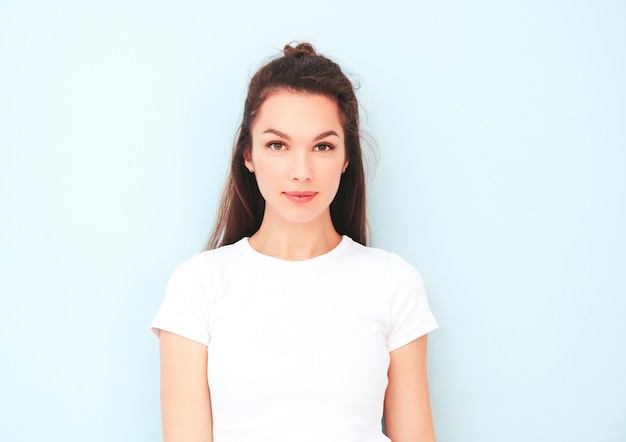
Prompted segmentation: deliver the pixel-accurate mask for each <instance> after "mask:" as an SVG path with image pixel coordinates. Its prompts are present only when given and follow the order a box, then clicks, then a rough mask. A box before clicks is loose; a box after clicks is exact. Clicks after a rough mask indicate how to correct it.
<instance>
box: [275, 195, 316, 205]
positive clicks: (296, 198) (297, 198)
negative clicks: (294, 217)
mask: <svg viewBox="0 0 626 442" xmlns="http://www.w3.org/2000/svg"><path fill="white" fill-rule="evenodd" d="M283 194H284V195H285V196H286V197H287V199H288V200H289V201H291V202H292V203H296V204H306V203H308V202H309V201H311V200H312V199H313V198H315V196H316V195H317V192H283Z"/></svg>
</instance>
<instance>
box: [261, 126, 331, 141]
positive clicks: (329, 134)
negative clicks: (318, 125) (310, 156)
mask: <svg viewBox="0 0 626 442" xmlns="http://www.w3.org/2000/svg"><path fill="white" fill-rule="evenodd" d="M263 133H264V134H274V135H278V136H279V137H281V138H284V139H285V140H287V141H291V137H290V136H289V135H287V134H286V133H283V132H281V131H279V130H276V129H272V128H269V129H265V130H264V131H263ZM332 135H334V136H336V137H337V138H340V137H339V134H338V133H337V132H335V131H334V130H328V131H326V132H322V133H321V134H319V135H318V136H316V137H315V139H314V141H318V140H321V139H323V138H326V137H329V136H332Z"/></svg>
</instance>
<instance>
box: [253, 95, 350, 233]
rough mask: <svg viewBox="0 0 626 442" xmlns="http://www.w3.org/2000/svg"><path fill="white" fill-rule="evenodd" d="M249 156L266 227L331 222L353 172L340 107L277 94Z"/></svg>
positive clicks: (261, 118) (264, 110) (260, 119)
mask: <svg viewBox="0 0 626 442" xmlns="http://www.w3.org/2000/svg"><path fill="white" fill-rule="evenodd" d="M251 134H252V148H251V150H250V151H249V152H246V154H244V159H245V165H246V167H247V168H248V169H249V170H250V171H252V172H254V174H255V176H256V180H257V184H258V186H259V190H260V192H261V195H262V196H263V198H264V199H265V213H264V217H263V221H264V222H268V221H270V222H271V221H272V220H278V219H280V220H282V221H287V222H292V223H306V222H316V221H319V222H331V223H332V221H331V220H330V208H329V206H330V203H331V202H332V200H333V199H334V198H335V195H336V193H337V189H338V188H339V182H340V180H341V173H342V171H343V170H345V168H346V167H347V166H348V162H347V160H346V149H345V142H344V131H343V125H342V122H341V116H340V113H339V109H338V107H337V104H336V103H335V102H334V101H333V100H331V99H330V98H328V97H326V96H323V95H313V94H306V93H294V92H287V91H282V92H277V93H274V94H272V95H270V96H269V97H268V98H267V99H266V100H265V101H264V102H263V104H262V105H261V107H260V108H259V113H258V115H257V118H256V120H255V122H254V124H253V125H252V128H251Z"/></svg>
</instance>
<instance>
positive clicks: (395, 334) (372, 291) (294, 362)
mask: <svg viewBox="0 0 626 442" xmlns="http://www.w3.org/2000/svg"><path fill="white" fill-rule="evenodd" d="M435 328H437V322H436V321H435V318H434V316H433V315H432V313H431V311H430V309H429V307H428V302H427V299H426V294H425V291H424V285H423V282H422V278H421V277H420V275H419V273H418V272H417V271H416V270H415V269H414V268H413V267H412V266H411V265H410V264H409V263H407V262H406V261H405V260H403V259H402V258H400V257H399V256H398V255H395V254H393V253H389V252H385V251H383V250H380V249H375V248H370V247H364V246H362V245H361V244H358V243H356V242H354V241H352V240H351V239H350V238H348V237H347V236H344V237H343V239H342V241H341V242H340V244H339V245H338V246H337V247H335V248H334V249H333V250H331V251H330V252H328V253H326V254H324V255H321V256H317V257H315V258H312V259H308V260H304V261H285V260H281V259H277V258H273V257H270V256H267V255H263V254H261V253H259V252H257V251H255V250H254V249H253V248H252V247H251V246H250V244H249V243H248V239H247V238H244V239H242V240H240V241H238V242H237V243H235V244H232V245H229V246H225V247H221V248H219V249H215V250H210V251H206V252H203V253H199V254H197V255H195V256H193V257H192V258H191V259H189V260H188V261H186V262H184V263H183V264H181V265H180V266H179V267H178V268H177V269H176V270H175V271H174V273H173V274H172V277H171V279H170V281H169V284H168V288H167V292H166V294H165V298H164V300H163V304H162V305H161V308H160V310H159V312H158V314H157V315H156V317H155V318H154V321H153V322H152V329H153V330H154V332H155V333H157V335H158V332H159V330H166V331H169V332H172V333H175V334H178V335H180V336H183V337H185V338H188V339H191V340H193V341H196V342H199V343H202V344H204V345H207V346H208V373H207V375H208V383H209V388H210V391H211V407H212V413H213V440H214V441H215V442H246V441H254V442H260V441H271V442H279V441H281V442H282V441H284V442H294V441H298V442H305V441H315V442H322V441H323V442H330V441H341V442H349V441H358V442H382V441H388V440H389V439H388V438H387V437H386V436H385V435H384V434H383V433H382V431H381V417H382V413H383V400H384V395H385V389H386V387H387V369H388V367H389V352H390V351H392V350H395V349H397V348H399V347H401V346H403V345H405V344H408V343H409V342H411V341H413V340H414V339H416V338H418V337H420V336H422V335H424V334H426V333H428V332H430V331H432V330H434V329H435Z"/></svg>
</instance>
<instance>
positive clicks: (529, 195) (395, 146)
mask: <svg viewBox="0 0 626 442" xmlns="http://www.w3.org/2000/svg"><path fill="white" fill-rule="evenodd" d="M88 3H89V4H88ZM247 3H248V4H241V2H219V4H218V2H210V1H209V2H201V1H191V0H187V1H180V2H168V3H165V2H152V1H147V0H125V1H120V0H116V1H108V2H104V1H102V2H84V1H78V0H67V1H58V2H46V1H17V0H16V1H12V0H0V147H1V156H0V183H1V188H0V198H1V202H0V211H1V215H0V269H1V270H0V272H1V277H0V398H1V399H0V440H2V441H7V442H12V441H40V440H44V441H94V442H95V441H106V442H110V441H128V442H131V441H132V442H136V441H154V440H160V421H159V406H158V367H157V364H158V361H157V340H156V339H155V338H154V337H152V336H151V335H150V334H149V332H148V324H149V322H150V320H151V317H152V316H153V314H154V313H155V311H156V309H157V307H158V305H159V303H160V300H161V296H162V293H163V290H164V285H165V283H166V280H167V277H168V276H169V273H170V271H171V270H172V268H173V267H174V266H175V265H176V264H177V263H179V262H180V261H182V260H183V259H185V258H186V257H188V256H189V255H191V254H192V253H194V252H196V251H198V250H199V249H200V248H201V247H202V245H203V242H204V241H205V239H206V237H207V234H208V230H209V226H210V224H211V222H212V220H213V217H214V207H215V204H216V200H217V198H218V195H219V191H220V187H221V183H222V181H223V178H224V175H225V169H226V164H227V161H228V155H229V151H230V146H231V143H232V139H233V134H234V131H235V129H236V126H237V119H238V117H239V115H240V112H241V106H242V102H243V97H244V94H245V85H246V81H247V80H248V78H249V76H250V75H251V73H252V72H253V71H254V70H255V69H256V67H258V66H259V64H260V63H261V62H262V61H263V60H264V59H265V58H266V57H268V56H270V55H273V54H276V48H279V47H282V45H283V44H284V43H286V42H287V41H290V40H294V39H310V40H312V41H313V42H314V43H315V44H316V45H317V47H318V49H319V50H320V51H322V52H323V53H326V54H328V55H329V56H331V57H334V58H335V59H336V60H337V61H339V62H340V63H341V64H342V65H343V66H344V67H345V68H346V69H347V70H348V71H349V72H353V73H355V74H358V77H357V78H359V79H360V82H361V84H362V87H361V89H360V93H359V94H360V97H361V100H362V104H363V106H364V108H365V109H366V110H367V120H368V121H367V127H368V128H369V131H370V132H371V133H372V134H373V135H374V136H375V138H376V139H377V141H378V144H379V146H380V151H381V161H380V164H379V167H378V170H377V174H376V177H375V180H374V182H373V185H372V187H371V205H370V213H371V220H372V229H373V233H374V244H375V245H376V246H379V247H383V248H387V249H392V250H395V251H397V252H399V253H400V254H402V255H403V256H405V257H406V258H407V259H408V260H409V261H411V262H412V263H413V264H415V265H416V266H417V267H418V268H419V269H420V270H421V271H422V273H423V275H424V277H425V279H426V282H427V287H428V290H429V293H430V299H431V304H432V307H433V309H434V311H435V313H436V314H437V317H438V319H439V321H440V323H441V328H440V330H438V331H437V332H435V333H433V335H432V337H431V351H430V370H431V379H432V381H431V384H432V387H431V388H432V398H433V407H434V415H435V420H436V426H437V430H438V436H439V440H440V442H485V441H494V442H502V441H505V442H509V441H524V442H525V441H533V442H540V441H546V442H548V441H550V442H552V441H572V442H576V441H581V442H582V441H585V442H586V441H607V442H609V441H610V442H617V441H626V271H625V268H626V251H625V249H626V234H625V233H624V230H625V227H626V208H625V204H626V179H625V177H624V175H625V170H626V26H625V23H626V5H625V4H624V2H621V1H595V2H591V1H588V2H581V1H574V2H572V1H539V0H533V1H526V2H510V1H504V2H503V1H495V0H494V1H482V2H461V1H448V2H441V1H409V0H406V1H404V2H398V1H387V2H382V3H379V4H377V5H376V6H364V4H363V2H357V1H353V2H337V1H325V0H323V1H318V2H315V3H311V4H306V5H305V4H304V3H301V2H300V3H298V2H279V1H277V0H266V1H259V2H252V1H250V2H247Z"/></svg>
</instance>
